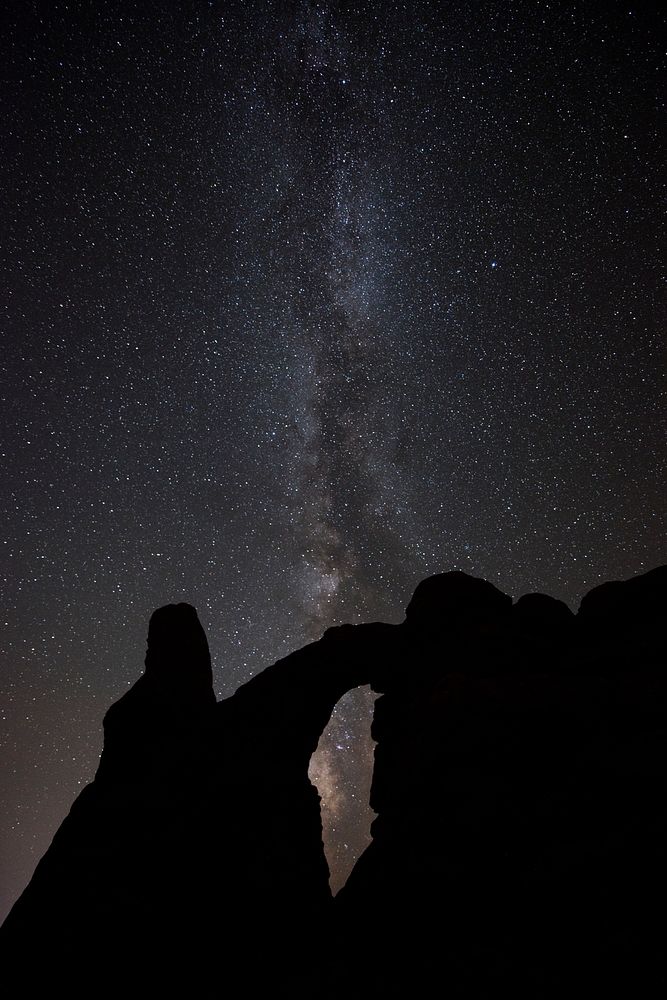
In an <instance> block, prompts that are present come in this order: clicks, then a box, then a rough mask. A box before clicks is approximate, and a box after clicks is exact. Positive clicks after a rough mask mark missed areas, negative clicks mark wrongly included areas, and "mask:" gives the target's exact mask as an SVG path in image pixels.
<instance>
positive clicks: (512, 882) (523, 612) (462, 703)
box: [336, 569, 667, 1000]
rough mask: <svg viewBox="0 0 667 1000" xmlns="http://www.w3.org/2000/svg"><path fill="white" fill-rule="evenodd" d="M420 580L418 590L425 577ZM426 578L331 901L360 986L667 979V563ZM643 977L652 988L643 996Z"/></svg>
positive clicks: (384, 703) (630, 989) (386, 693)
mask: <svg viewBox="0 0 667 1000" xmlns="http://www.w3.org/2000/svg"><path fill="white" fill-rule="evenodd" d="M422 586H423V585H422ZM466 588H467V590H468V592H469V593H468V596H469V597H470V596H471V595H470V585H469V584H468V583H466V584H465V588H464V586H463V582H461V585H460V586H459V582H458V581H457V580H455V579H453V575H452V574H446V575H443V576H442V577H435V578H432V580H431V581H429V592H428V604H427V606H425V607H424V608H423V609H422V611H423V617H424V618H426V617H428V618H429V620H431V621H433V622H437V627H432V628H430V629H429V630H425V629H424V628H423V627H422V628H419V629H417V630H415V631H414V632H413V631H412V630H413V623H414V622H415V620H416V619H417V618H419V617H420V614H419V612H420V609H419V608H418V607H415V604H416V602H417V599H418V597H419V592H420V591H419V589H418V590H417V593H416V594H415V597H414V598H413V601H412V602H411V604H410V605H409V607H408V615H407V619H406V622H405V623H404V625H403V626H400V627H399V628H400V630H401V632H402V638H401V642H400V643H397V644H395V646H396V645H402V648H401V654H400V658H401V660H402V667H399V666H398V665H397V664H392V663H390V662H389V661H388V662H387V664H386V666H385V669H384V671H383V672H381V676H380V677H379V680H378V681H377V682H376V686H377V687H378V689H379V690H381V691H382V692H383V693H382V696H381V697H380V698H379V699H378V700H377V702H376V707H375V717H374V721H373V736H374V738H375V740H376V741H377V748H376V752H375V770H374V778H373V786H372V805H373V808H374V809H375V810H376V812H377V813H378V816H377V819H376V820H375V821H374V824H373V829H372V832H373V841H372V843H371V845H370V846H369V848H368V849H367V851H366V852H365V854H364V855H363V856H362V857H361V858H360V859H359V861H358V862H357V865H356V867H355V869H354V871H353V872H352V875H351V877H350V878H349V880H348V883H347V885H346V886H345V888H344V889H343V890H342V891H341V893H340V894H339V895H338V897H337V899H336V909H337V926H339V927H340V928H342V930H341V934H342V938H343V943H342V945H341V949H342V950H343V951H344V952H346V953H351V951H350V948H349V945H348V942H349V941H350V940H351V939H354V938H355V937H356V936H357V935H358V934H365V935H366V940H367V942H368V945H369V947H370V950H371V953H372V954H380V953H382V954H384V955H387V956H392V957H391V959H388V960H387V961H378V962H377V963H368V964H365V963H362V964H358V965H357V966H356V969H355V976H354V978H355V981H356V982H358V983H359V984H360V985H359V987H358V989H359V992H358V995H359V996H372V997H375V996H378V997H379V996H383V997H386V996H405V995H406V993H411V994H412V995H418V996H422V995H423V996H430V995H433V994H432V992H431V986H430V984H431V983H432V982H433V981H438V982H440V983H442V991H443V995H445V991H446V990H447V991H449V993H450V995H453V996H457V997H458V996H465V997H486V996H496V995H505V994H507V995H513V996H517V995H519V996H525V997H553V998H554V1000H555V998H556V997H563V996H567V995H572V994H573V993H574V994H575V995H584V993H589V994H592V995H603V994H604V993H605V992H607V993H611V994H612V995H619V994H617V993H616V991H617V990H619V989H620V990H621V994H623V991H627V992H625V994H624V995H630V994H631V993H634V994H635V995H636V993H637V990H639V992H640V993H641V994H642V995H654V993H653V991H654V990H655V989H657V988H659V987H660V984H662V985H663V987H664V985H665V983H666V979H665V973H664V971H663V965H664V963H663V943H662V935H663V933H664V930H665V927H664V918H663V917H662V916H660V910H661V908H662V902H661V901H662V899H663V897H664V893H665V889H666V888H667V855H666V850H667V846H666V845H667V766H666V763H667V674H666V673H665V668H666V667H667V656H666V652H667V645H666V641H665V639H666V632H665V623H666V615H665V610H666V609H667V574H666V573H665V570H664V569H660V570H656V571H654V572H653V573H649V574H646V575H645V576H642V577H638V578H635V579H633V580H630V581H626V582H619V583H613V584H606V585H604V586H602V587H599V588H596V589H595V590H594V591H592V592H591V593H590V594H589V595H587V596H586V597H585V598H584V600H583V602H582V605H581V610H580V612H579V614H578V615H577V616H575V615H573V614H572V613H571V612H570V611H569V609H568V608H567V607H566V606H565V605H563V604H562V603H561V602H558V601H555V600H553V599H551V598H548V597H546V596H544V595H528V596H526V597H524V598H522V599H521V600H519V601H518V602H517V603H516V604H514V606H513V607H510V606H509V605H508V604H507V603H505V604H503V603H502V602H500V601H499V599H498V598H497V597H496V596H495V595H493V594H492V593H491V591H486V592H484V591H483V590H482V589H481V588H480V589H479V592H478V598H479V599H478V600H477V602H476V606H475V610H474V613H473V612H472V609H471V610H470V612H469V613H467V614H465V613H464V614H463V615H462V613H461V602H460V601H459V599H458V596H457V591H458V594H461V595H463V594H464V592H465V589H466ZM644 990H648V991H649V992H643V991H644Z"/></svg>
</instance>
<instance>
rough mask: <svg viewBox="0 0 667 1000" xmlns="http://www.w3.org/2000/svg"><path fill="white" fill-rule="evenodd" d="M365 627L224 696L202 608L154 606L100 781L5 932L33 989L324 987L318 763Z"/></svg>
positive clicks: (108, 722)
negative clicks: (320, 979) (140, 665)
mask: <svg viewBox="0 0 667 1000" xmlns="http://www.w3.org/2000/svg"><path fill="white" fill-rule="evenodd" d="M361 628H365V629H366V631H368V627H361ZM358 631H359V629H358V628H357V627H353V626H343V627H341V628H336V629H330V630H329V631H328V632H327V633H325V635H324V637H323V638H322V639H321V640H320V641H319V642H316V643H312V644H311V645H310V646H307V647H305V648H304V649H301V650H298V651H297V652H295V653H293V654H292V655H291V656H288V657H286V658H285V659H284V660H282V661H279V662H278V663H276V664H274V665H273V666H272V667H270V668H269V669H267V670H265V671H264V672H263V673H261V674H260V675H258V676H257V677H255V678H253V680H251V681H250V682H249V683H248V684H246V685H244V686H243V687H241V688H240V689H239V690H238V691H237V692H236V694H235V695H234V696H233V697H232V698H229V699H227V700H225V701H222V702H220V703H217V704H216V700H215V696H214V694H213V689H212V676H211V662H210V656H209V651H208V644H207V642H206V636H205V634H204V631H203V629H202V627H201V625H200V623H199V620H198V618H197V614H196V612H195V610H194V608H192V607H190V606H189V605H186V604H179V605H169V606H167V607H164V608H160V609H159V610H158V611H156V612H155V613H154V615H153V616H152V618H151V622H150V627H149V634H148V651H147V654H146V671H145V673H144V675H143V676H142V677H141V678H140V679H139V680H138V681H137V683H136V684H135V685H134V686H133V687H132V688H131V689H130V690H129V691H128V692H127V694H125V695H124V696H123V697H122V698H121V699H120V700H119V701H118V702H116V703H115V704H114V705H112V706H111V708H110V709H109V711H108V712H107V714H106V716H105V719H104V734H105V740H104V750H103V753H102V758H101V760H100V765H99V768H98V771H97V774H96V776H95V780H94V781H93V783H92V784H91V785H89V786H88V787H87V788H85V789H84V790H83V792H82V793H81V795H80V796H79V797H78V799H77V800H76V802H75V803H74V805H73V807H72V810H71V812H70V814H69V816H68V817H67V818H66V820H65V821H64V822H63V824H62V826H61V828H60V829H59V831H58V833H57V834H56V836H55V838H54V841H53V843H52V845H51V847H50V848H49V850H48V851H47V853H46V855H45V856H44V858H43V859H42V861H41V862H40V864H39V865H38V867H37V870H36V872H35V875H34V876H33V879H32V881H31V882H30V884H29V886H28V888H27V889H26V890H25V892H24V893H23V895H22V896H21V898H20V899H19V901H18V902H17V903H16V905H15V906H14V908H13V910H12V912H11V914H10V915H9V917H8V919H7V920H6V922H5V924H4V925H3V928H2V930H1V931H0V947H1V948H2V952H3V955H4V956H5V963H4V968H5V970H10V971H11V972H13V975H14V977H15V979H16V980H17V981H19V980H20V983H21V990H22V995H26V996H32V995H37V994H38V993H40V992H41V991H43V990H45V989H50V990H53V989H58V990H60V989H62V988H64V987H66V988H67V992H68V994H69V995H75V996H83V995H84V994H85V995H89V994H90V993H91V991H92V992H93V993H94V995H96V996H100V995H103V996H110V997H111V996H118V995H119V994H120V993H121V992H122V993H123V994H125V995H127V994H128V993H129V995H131V996H135V995H139V994H141V995H149V996H157V995H159V996H165V995H169V996H171V995H174V996H181V995H184V994H185V993H187V994H188V995H193V996H197V997H199V996H209V995H212V996H218V995H219V993H220V991H223V992H229V990H230V989H232V990H236V991H237V992H236V993H235V994H234V995H239V996H241V995H243V996H263V995H274V996H283V995H285V996H297V995H300V993H301V992H303V994H304V995H306V996H308V995H311V989H310V983H311V980H312V977H314V976H316V975H317V970H316V969H315V968H314V963H313V954H314V952H313V948H314V942H315V936H316V935H317V936H318V937H319V936H320V935H321V934H322V933H323V931H324V928H325V927H326V921H327V920H328V911H329V909H330V907H331V902H332V897H331V891H330V888H329V881H328V879H329V869H328V866H327V862H326V858H325V855H324V849H323V844H322V824H321V818H320V799H319V795H318V793H317V791H316V789H315V788H314V787H313V785H312V784H311V782H310V780H309V778H308V765H309V762H310V757H311V756H312V754H313V752H314V751H315V749H316V747H317V743H318V740H319V737H320V735H321V733H322V730H323V729H324V727H325V726H326V724H327V722H328V721H329V718H330V716H331V712H332V710H333V708H334V706H335V704H336V702H337V701H338V700H339V699H340V697H341V696H342V695H343V694H344V693H345V692H346V691H348V690H349V689H350V688H351V687H355V686H357V685H358V684H360V683H362V681H365V680H366V679H367V677H366V673H367V667H366V666H365V665H364V664H363V659H362V658H361V656H360V653H361V649H362V647H363V644H361V643H359V641H358V640H357V641H354V642H351V641H350V637H351V636H352V634H354V633H357V632H358ZM351 647H352V648H351ZM35 947H37V948H38V951H39V953H40V956H41V958H42V961H41V962H40V963H34V962H31V960H30V956H31V954H32V952H33V949H34V948H35ZM316 964H317V963H315V965H316ZM102 968H103V969H105V973H104V976H103V977H100V975H99V972H98V971H96V970H99V969H102ZM88 970H90V971H88ZM130 970H131V975H130ZM91 977H92V978H91ZM236 984H237V985H236Z"/></svg>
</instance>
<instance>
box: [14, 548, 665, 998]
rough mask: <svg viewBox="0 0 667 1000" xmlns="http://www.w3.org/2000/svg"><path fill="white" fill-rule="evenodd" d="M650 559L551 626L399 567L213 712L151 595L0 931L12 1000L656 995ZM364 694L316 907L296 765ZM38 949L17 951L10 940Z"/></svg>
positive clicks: (548, 607) (659, 666) (655, 695)
mask: <svg viewBox="0 0 667 1000" xmlns="http://www.w3.org/2000/svg"><path fill="white" fill-rule="evenodd" d="M666 598H667V567H663V568H660V569H657V570H654V571H652V572H651V573H647V574H645V575H644V576H641V577H637V578H635V579H633V580H629V581H625V582H622V583H620V582H619V583H612V584H604V585H603V586H601V587H597V588H596V589H595V590H593V591H591V593H590V594H588V595H587V596H586V597H585V598H584V600H583V601H582V604H581V608H580V611H579V613H578V615H576V616H575V615H573V614H572V613H571V612H570V610H569V609H568V608H567V607H566V606H565V605H564V604H562V602H560V601H556V600H554V599H552V598H550V597H546V596H545V595H540V594H530V595H526V596H524V597H522V598H521V599H520V600H519V601H517V602H516V603H515V604H514V605H513V604H512V601H511V599H510V598H509V597H508V596H507V595H505V594H503V593H502V592H501V591H499V590H498V589H497V588H496V587H494V586H492V585H491V584H489V583H487V582H486V581H484V580H478V579H474V578H472V577H469V576H467V575H465V574H463V573H446V574H441V575H439V576H435V577H431V578H429V579H428V580H425V581H423V582H422V583H421V584H420V585H419V586H418V587H417V590H416V591H415V594H414V596H413V597H412V599H411V601H410V603H409V605H408V609H407V616H406V620H405V622H404V623H403V624H401V625H384V624H381V623H376V624H373V625H363V626H354V627H353V626H343V627H342V628H338V629H331V630H329V631H328V632H327V633H326V634H325V635H324V637H323V638H322V639H321V640H320V641H319V642H317V643H312V644H311V645H309V646H306V647H305V648H304V649H301V650H299V651H297V652H296V653H293V654H292V655H291V656H288V657H286V658H285V659H284V660H281V661H279V662H278V663H276V664H274V665H273V666H272V667H269V668H268V669H267V670H265V671H264V672H263V673H261V674H259V675H258V676H256V677H255V678H253V680H251V681H250V682H249V683H248V684H246V685H244V686H243V687H241V688H240V689H239V690H238V691H237V692H236V694H235V695H234V696H233V697H231V698H228V699H226V700H225V701H223V702H220V703H218V704H216V702H215V698H214V696H213V691H212V686H211V665H210V658H209V654H208V647H207V644H206V638H205V635H204V633H203V630H202V628H201V626H200V624H199V622H198V620H197V616H196V613H195V611H194V609H193V608H191V607H189V606H188V605H176V606H173V605H171V606H168V607H167V608H162V609H160V610H159V611H157V612H156V613H155V614H154V615H153V617H152V619H151V624H150V628H149V641H148V652H147V656H146V671H145V674H144V675H143V677H141V678H140V680H139V681H137V683H136V684H135V685H134V687H133V688H132V689H131V690H130V691H128V693H127V694H126V695H125V696H124V697H123V698H121V699H120V700H119V701H118V702H117V703H116V704H115V705H113V706H112V707H111V709H110V710H109V712H108V713H107V715H106V718H105V723H104V725H105V746H104V752H103V755H102V759H101V761H100V766H99V769H98V773H97V775H96V778H95V781H94V782H93V783H92V784H91V785H90V786H88V787H87V788H86V789H84V791H83V792H82V793H81V795H80V796H79V798H78V799H77V801H76V802H75V803H74V806H73V807H72V810H71V813H70V815H69V816H68V818H67V819H66V820H65V822H64V823H63V825H62V826H61V828H60V830H59V831H58V833H57V834H56V837H55V838H54V841H53V844H52V845H51V847H50V849H49V851H48V852H47V854H46V855H45V857H44V858H43V859H42V861H41V862H40V864H39V866H38V868H37V870H36V872H35V875H34V877H33V879H32V881H31V883H30V885H29V886H28V888H27V889H26V891H25V892H24V894H23V896H22V897H21V899H20V900H19V901H18V903H17V904H16V906H15V907H14V909H13V910H12V913H11V914H10V916H9V918H8V919H7V921H6V922H5V925H4V926H3V928H2V930H0V951H1V953H2V962H3V968H4V970H5V971H4V973H3V976H4V980H5V982H9V981H10V980H11V977H12V976H13V978H14V980H15V981H20V993H17V995H23V996H33V995H38V994H39V993H41V992H45V991H46V990H49V991H50V992H59V991H60V990H61V989H66V990H67V992H68V994H69V995H70V996H83V995H84V994H85V995H95V996H108V997H111V996H118V995H119V994H120V993H121V991H122V993H123V994H125V995H128V996H138V995H142V996H172V995H173V996H177V995H178V996H181V995H186V994H187V995H189V996H195V997H223V996H234V997H235V996H247V997H264V996H290V997H295V996H303V997H306V996H308V997H311V996H317V995H320V996H326V997H331V998H333V997H334V996H335V997H338V996H340V994H341V992H342V991H344V993H345V995H346V996H348V997H355V996H358V997H380V996H381V997H383V998H384V997H399V996H400V997H405V996H415V997H429V996H434V995H435V996H439V995H443V996H452V997H469V998H474V1000H477V998H482V997H487V996H488V997H491V996H493V997H496V996H499V995H505V994H508V995H512V996H513V997H517V996H519V997H526V998H527V997H531V1000H532V998H538V997H548V998H553V1000H555V998H559V1000H560V998H562V997H563V996H568V995H572V994H574V995H583V994H584V993H586V994H587V995H594V996H600V995H604V994H605V993H606V994H609V993H616V994H618V993H619V991H620V992H621V993H623V994H624V995H641V996H651V995H657V994H658V992H659V991H660V992H662V991H664V988H665V986H666V985H667V979H666V976H665V973H664V971H663V965H664V961H663V956H662V952H663V933H664V930H665V928H664V926H663V924H664V918H663V917H662V916H661V908H662V905H663V898H664V895H665V890H666V889H667V878H666V875H667V857H666V852H667V778H666V768H665V761H666V759H667V754H666V751H667V677H666V675H665V666H667V638H666V636H667V633H666V630H665V611H664V609H665V605H666ZM369 681H370V682H371V683H372V686H373V687H374V689H375V690H376V691H377V692H378V693H379V694H380V697H379V698H378V700H377V701H376V706H375V715H374V720H373V735H374V738H375V739H376V740H377V747H376V754H375V770H374V776H373V783H372V789H371V805H372V806H373V808H374V809H375V810H376V812H377V814H378V815H377V818H376V820H375V821H374V824H373V828H372V833H373V840H372V843H371V845H370V846H369V848H368V850H367V851H366V852H365V853H364V855H363V856H362V857H361V858H360V859H359V861H358V863H357V865H356V867H355V869H354V871H353V873H352V875H351V877H350V879H349V880H348V883H347V885H346V886H345V888H344V889H343V890H342V891H341V892H340V893H339V895H338V896H337V897H336V900H332V898H331V893H330V891H329V886H328V869H327V864H326V860H325V857H324V852H323V847H322V830H321V820H320V811H319V797H318V795H317V792H316V790H315V789H314V788H313V786H312V785H311V783H310V781H309V780H308V776H307V770H308V764H309V760H310V757H311V754H312V753H313V751H314V750H315V748H316V746H317V742H318V739H319V736H320V734H321V732H322V730H323V728H324V726H325V725H326V723H327V722H328V720H329V717H330V715H331V711H332V709H333V707H334V705H335V703H336V701H337V700H338V699H339V698H340V697H341V696H342V695H343V694H344V693H345V692H346V691H347V690H349V689H350V688H351V687H354V686H356V685H358V684H362V683H368V682H369ZM35 955H38V956H39V961H34V956H35Z"/></svg>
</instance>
